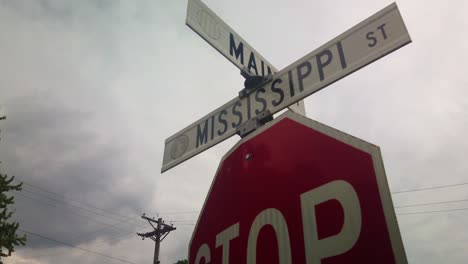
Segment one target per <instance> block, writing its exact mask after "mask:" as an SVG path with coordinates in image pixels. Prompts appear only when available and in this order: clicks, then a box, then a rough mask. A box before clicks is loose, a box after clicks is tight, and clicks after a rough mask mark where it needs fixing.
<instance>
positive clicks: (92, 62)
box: [0, 0, 468, 264]
mask: <svg viewBox="0 0 468 264" xmlns="http://www.w3.org/2000/svg"><path fill="white" fill-rule="evenodd" d="M203 2H204V3H206V4H207V5H208V6H209V7H210V8H211V9H212V10H213V11H214V12H216V13H217V14H218V15H219V16H220V17H222V18H223V19H224V20H225V21H226V22H227V23H228V24H229V25H230V26H231V27H232V28H233V29H234V30H236V31H237V33H239V34H240V35H241V36H242V37H243V38H244V39H246V40H247V41H248V42H249V44H250V45H252V46H253V47H255V49H257V50H258V51H259V52H260V53H261V54H262V55H263V56H264V57H265V58H267V59H268V60H269V61H270V62H271V63H273V64H274V65H275V66H276V68H278V69H282V68H284V67H286V66H287V65H289V64H290V63H292V62H294V61H296V60H297V59H299V58H301V57H302V56H304V55H305V54H307V53H308V52H310V51H312V50H314V49H316V48H317V47H319V46H320V45H322V44H324V43H326V42H327V41H329V40H330V39H332V38H334V37H336V36H337V35H339V34H341V33H342V32H344V31H346V30H347V29H349V28H351V27H352V26H354V25H355V24H357V23H358V22H360V21H362V20H364V19H365V18H367V17H369V16H371V15H372V14H374V13H375V12H377V11H379V10H380V9H382V8H384V7H385V6H387V5H388V4H390V3H391V2H390V1H385V0H372V1H371V0H356V1H345V0H328V1H304V0H289V1H278V0H252V1H247V0H239V1H227V0H218V1H215V0H204V1H203ZM397 4H398V6H399V9H400V12H401V14H402V17H403V19H404V21H405V24H406V26H407V28H408V31H409V33H410V35H411V37H412V39H413V43H411V44H409V45H408V46H406V47H403V48H402V49H400V50H398V51H396V52H394V53H392V54H390V55H389V56H386V57H385V58H383V59H381V60H378V61H377V62H375V63H373V64H371V65H369V66H367V67H365V68H364V69H361V70H359V71H357V72H355V73H353V74H351V75H350V76H348V77H346V78H344V79H342V80H340V81H338V82H337V83H335V84H333V85H331V86H329V87H327V88H326V89H324V90H322V91H320V92H318V93H316V94H314V95H312V96H310V97H308V98H307V99H306V100H305V105H306V111H307V116H308V117H310V118H313V119H315V120H318V121H320V122H323V123H324V124H327V125H329V126H332V127H335V128H337V129H340V130H342V131H344V132H346V133H349V134H351V135H354V136H357V137H359V138H362V139H364V140H366V141H369V142H371V143H374V144H376V145H378V146H380V147H381V150H382V155H383V160H384V163H385V166H386V167H385V168H386V172H387V177H388V182H389V185H390V190H391V191H392V192H399V191H404V190H413V189H418V188H425V187H433V186H444V185H452V184H459V183H465V182H468V163H467V162H466V153H467V150H468V141H467V140H466V135H467V134H468V91H466V88H467V86H468V77H467V75H466V73H467V67H466V61H468V51H467V49H466V47H468V37H467V35H466V32H467V30H468V19H467V18H466V10H468V2H467V1H462V0H458V1H450V2H445V1H422V0H416V1H415V0H400V1H398V2H397ZM186 7H187V1H186V0H183V1H182V0H176V1H162V0H148V1H146V0H139V1H117V0H116V1H112V0H102V1H98V0H94V1H92V0H89V1H85V0H83V1H61V0H55V1H54V0H37V1H33V0H30V1H29V0H0V40H1V41H0V115H2V114H6V115H7V120H4V121H0V129H1V130H2V132H1V138H2V140H1V142H0V160H1V161H2V164H1V165H0V166H1V167H0V170H1V171H2V173H8V174H9V175H13V174H14V175H16V176H17V177H18V179H20V180H23V181H25V185H24V191H23V192H21V193H20V194H19V195H17V196H16V206H15V207H16V210H17V211H16V214H15V219H17V220H18V221H19V222H20V223H21V228H22V229H24V230H27V231H30V232H33V233H36V234H39V235H42V236H45V237H48V238H52V239H55V240H59V241H62V242H65V243H68V244H70V245H74V246H78V247H81V248H84V249H90V250H93V251H96V252H99V253H102V254H105V255H109V256H112V257H114V258H118V259H123V260H127V261H129V262H132V263H150V262H151V261H152V257H153V247H154V243H153V242H152V241H151V240H144V241H142V240H141V239H140V238H138V237H137V236H136V235H135V232H137V231H140V232H141V231H149V230H150V227H149V225H148V224H146V223H144V222H141V219H140V218H139V217H140V215H141V214H142V213H144V212H146V213H147V214H149V215H150V216H155V217H157V216H161V217H163V218H164V219H165V220H166V221H167V222H170V221H174V224H175V226H176V227H177V230H176V231H174V232H172V233H171V234H170V235H169V236H168V237H167V238H166V239H165V240H164V241H163V243H162V245H161V263H174V262H176V261H177V260H179V259H184V258H186V254H187V247H188V242H189V239H190V236H191V232H192V230H193V228H194V225H193V223H194V222H195V221H196V219H197V217H198V212H199V210H200V209H201V207H202V204H203V201H204V199H205V195H206V194H207V191H208V188H209V186H210V183H211V180H212V178H213V176H214V174H215V171H216V168H217V166H218V162H219V161H220V159H221V157H222V155H223V154H224V153H225V152H227V151H228V150H229V149H230V148H231V147H232V146H233V145H234V144H235V142H237V141H238V139H239V138H238V137H237V136H235V137H233V138H231V139H229V140H227V141H225V142H223V143H221V144H219V145H218V146H216V147H214V148H212V149H210V150H208V151H206V152H204V153H202V154H200V155H198V156H196V157H194V158H192V159H190V160H189V161H187V162H185V163H183V164H181V165H180V166H177V167H175V168H173V169H171V170H169V171H167V172H165V173H164V174H161V173H160V168H161V163H162V153H163V147H164V140H165V139H166V138H167V137H169V136H171V135H173V134H174V133H176V132H178V131H179V130H180V129H182V128H184V127H186V126H187V125H189V124H191V123H192V122H194V121H195V120H197V119H198V118H200V117H202V116H204V115H206V114H207V113H209V112H211V111H212V110H214V109H215V108H217V107H219V106H221V105H222V104H224V103H226V102H227V101H228V100H230V99H232V98H234V97H235V96H236V95H237V93H238V91H239V90H240V89H242V86H243V79H242V77H241V76H240V75H239V71H238V69H237V68H236V67H235V66H233V65H232V64H231V63H230V62H229V61H227V60H226V59H225V58H224V57H223V56H221V55H220V54H219V53H218V52H217V51H215V50H214V49H213V48H212V47H211V46H210V45H208V44H207V43H206V42H205V41H204V40H203V39H201V38H200V37H199V36H198V35H197V34H195V33H194V32H193V31H192V30H191V29H189V28H188V27H187V26H186V25H185V15H186ZM39 188H40V189H39ZM464 199H468V185H458V186H454V187H450V188H439V189H432V190H426V191H419V192H408V193H395V194H394V195H393V201H394V204H395V206H396V207H399V206H405V205H412V204H421V203H434V202H442V201H454V200H464ZM64 201H65V202H64ZM462 208H468V202H466V201H460V202H453V203H444V204H432V205H427V206H418V207H407V208H397V209H396V211H397V214H400V215H398V222H399V226H400V230H401V235H402V238H403V243H404V246H405V249H406V253H407V256H408V260H409V262H410V263H460V264H461V263H466V261H467V259H468V252H467V251H466V249H467V248H468V232H466V223H467V221H468V211H467V210H452V209H462ZM99 209H102V210H99ZM103 210H105V211H103ZM441 210H450V211H444V212H434V213H418V214H403V215H401V214H402V213H409V212H411V213H413V212H428V211H441ZM155 213H159V215H156V214H155ZM177 221H178V222H177ZM181 221H182V222H181ZM109 225H110V226H109ZM6 262H7V263H35V264H44V263H122V262H119V261H118V260H115V259H110V258H106V257H103V256H99V255H96V254H92V253H90V252H86V251H83V250H79V249H69V248H67V247H66V246H64V245H61V244H57V243H55V242H52V241H48V240H45V239H43V238H39V237H36V236H33V235H29V238H28V245H27V246H26V247H21V248H19V249H18V251H17V252H16V253H15V255H14V257H11V258H8V259H7V261H6Z"/></svg>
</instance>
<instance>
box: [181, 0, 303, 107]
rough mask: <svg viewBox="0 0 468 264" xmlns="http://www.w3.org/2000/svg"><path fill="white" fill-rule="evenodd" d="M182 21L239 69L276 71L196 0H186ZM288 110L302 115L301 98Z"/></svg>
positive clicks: (251, 71) (266, 72)
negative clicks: (185, 15)
mask: <svg viewBox="0 0 468 264" xmlns="http://www.w3.org/2000/svg"><path fill="white" fill-rule="evenodd" d="M185 23H186V24H187V26H189V27H190V28H191V29H192V30H193V31H195V32H196V33H197V34H198V35H200V37H202V38H203V39H204V40H206V42H208V43H209V44H210V45H211V46H213V48H215V49H216V50H217V51H219V52H220V53H221V54H222V55H223V56H224V57H226V59H228V60H229V61H230V62H232V63H233V64H234V65H235V66H236V67H237V68H239V69H240V70H243V69H246V70H247V71H249V72H250V73H252V74H253V75H258V76H266V75H268V74H273V73H276V72H277V71H278V70H277V69H276V68H275V67H273V65H271V63H270V62H268V61H267V60H266V59H265V58H264V57H263V56H262V55H260V54H259V53H258V52H257V51H256V50H255V49H254V48H253V47H252V46H250V45H249V44H248V43H247V41H245V40H244V39H243V38H242V37H241V36H239V34H237V33H236V32H235V31H234V30H233V29H232V28H231V27H230V26H228V25H227V24H226V23H225V22H224V21H223V20H222V19H221V18H220V17H219V16H218V15H216V14H215V13H214V12H213V11H212V10H211V9H209V8H208V6H206V5H205V4H204V3H203V2H201V1H200V0H188V5H187V17H186V22H185ZM289 109H291V110H292V111H294V112H296V113H300V114H303V115H305V107H304V102H302V101H298V102H297V103H295V104H292V105H290V106H289Z"/></svg>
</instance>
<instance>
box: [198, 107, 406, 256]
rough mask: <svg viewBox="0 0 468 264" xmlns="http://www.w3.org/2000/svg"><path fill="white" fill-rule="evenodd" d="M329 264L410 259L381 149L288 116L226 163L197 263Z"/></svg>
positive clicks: (205, 218) (202, 229)
mask: <svg viewBox="0 0 468 264" xmlns="http://www.w3.org/2000/svg"><path fill="white" fill-rule="evenodd" d="M203 261H204V262H203ZM325 262H326V263H383V264H387V263H388V264H389V263H407V260H406V255H405V252H404V249H403V244H402V241H401V237H400V232H399V229H398V225H397V221H396V216H395V212H394V208H393V204H392V200H391V196H390V191H389V188H388V184H387V179H386V176H385V171H384V167H383V162H382V158H381V155H380V150H379V148H378V147H377V146H375V145H372V144H370V143H367V142H365V141H363V140H360V139H358V138H355V137H352V136H350V135H347V134H345V133H343V132H341V131H338V130H335V129H333V128H331V127H328V126H325V125H323V124H321V123H318V122H315V121H313V120H310V119H308V118H306V117H304V116H301V115H298V114H295V113H292V112H289V111H288V112H286V113H285V114H283V115H282V116H280V117H279V118H277V119H275V120H274V121H272V122H270V123H268V124H266V125H265V126H263V127H262V128H260V129H258V130H257V131H255V132H253V133H251V134H249V135H248V136H246V137H244V138H243V139H242V140H241V141H240V142H239V143H237V144H236V145H235V146H234V147H233V148H232V149H231V150H230V151H229V152H228V153H227V154H226V155H225V156H224V157H223V159H222V161H221V163H220V166H219V168H218V171H217V173H216V176H215V177H214V179H213V182H212V184H211V188H210V191H209V193H208V196H207V198H206V200H205V203H204V205H203V209H202V211H201V213H200V217H199V219H198V221H197V224H196V226H195V230H194V232H193V235H192V239H191V241H190V245H189V263H192V264H200V263H247V264H254V263H280V264H286V263H307V264H320V263H325Z"/></svg>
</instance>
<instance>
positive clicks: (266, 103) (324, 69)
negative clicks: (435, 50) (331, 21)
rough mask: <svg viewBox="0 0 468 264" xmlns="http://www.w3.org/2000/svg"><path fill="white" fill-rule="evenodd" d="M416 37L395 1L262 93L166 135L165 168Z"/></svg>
mask: <svg viewBox="0 0 468 264" xmlns="http://www.w3.org/2000/svg"><path fill="white" fill-rule="evenodd" d="M410 42H411V38H410V36H409V34H408V31H407V30H406V27H405V24H404V22H403V19H402V18H401V15H400V12H399V10H398V7H397V5H396V4H395V3H393V4H391V5H389V6H388V7H386V8H384V9H382V10H381V11H379V12H378V13H376V14H374V15H373V16H371V17H369V18H368V19H366V20H364V21H363V22H361V23H359V24H358V25H356V26H354V27H353V28H351V29H349V30H348V31H346V32H344V33H343V34H341V35H339V36H338V37H336V38H334V39H332V40H331V41H329V42H328V43H326V44H324V45H323V46H321V47H320V48H318V49H316V50H314V51H312V52H311V53H309V54H307V55H306V56H304V57H303V58H301V59H299V60H298V61H296V62H294V63H293V64H291V65H289V66H287V67H286V68H285V69H283V70H281V71H280V72H278V73H276V74H275V75H274V76H273V79H272V81H271V82H269V83H267V84H265V85H263V86H262V87H260V88H259V89H257V90H256V92H254V93H251V94H250V95H249V96H246V97H243V98H234V99H232V100H231V101H229V102H228V103H226V104H224V105H223V106H221V107H219V108H218V109H216V110H214V111H213V112H211V113H210V114H208V115H206V116H204V117H203V118H201V119H199V120H198V121H196V122H195V123H193V124H192V125H190V126H188V127H187V128H185V129H183V130H181V131H180V132H178V133H177V134H175V135H173V136H171V137H169V138H168V139H166V142H165V147H164V157H163V166H162V169H161V171H162V172H164V171H166V170H168V169H170V168H172V167H174V166H176V165H177V164H179V163H181V162H183V161H185V160H187V159H189V158H191V157H193V156H195V155H197V154H198V153H200V152H202V151H204V150H206V149H208V148H210V147H212V146H214V145H216V144H218V143H219V142H221V141H223V140H225V139H227V138H229V137H231V136H233V135H234V134H235V133H236V129H237V127H238V126H239V125H240V124H241V123H242V122H244V121H246V120H249V119H251V118H252V117H254V116H255V115H257V114H259V113H261V112H263V111H265V110H269V111H270V112H271V113H272V114H274V113H276V112H278V111H280V110H282V109H284V108H285V107H287V106H289V105H291V104H294V102H297V101H299V100H302V99H303V98H305V97H307V96H309V95H311V94H313V93H315V92H317V91H319V90H321V89H323V88H324V87H326V86H328V85H330V84H332V83H333V82H335V81H337V80H339V79H341V78H343V77H345V76H347V75H349V74H351V73H353V72H355V71H357V70H359V69H360V68H362V67H364V66H366V65H368V64H370V63H372V62H374V61H376V60H378V59H379V58H381V57H383V56H385V55H387V54H389V53H391V52H393V51H395V50H397V49H398V48H400V47H402V46H404V45H406V44H408V43H410Z"/></svg>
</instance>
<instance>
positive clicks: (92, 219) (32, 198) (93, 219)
mask: <svg viewBox="0 0 468 264" xmlns="http://www.w3.org/2000/svg"><path fill="white" fill-rule="evenodd" d="M17 194H18V195H19V196H21V197H25V198H28V199H31V200H36V201H39V202H41V203H43V204H45V205H48V206H53V207H57V204H52V203H48V202H47V201H45V200H41V199H37V198H36V197H30V196H27V195H25V194H23V193H17ZM65 212H66V213H70V214H74V215H78V216H81V217H86V218H89V219H90V220H91V221H93V222H95V223H98V224H101V225H109V224H107V223H105V222H102V221H99V220H97V219H95V218H93V217H91V216H89V215H85V214H80V213H78V211H65Z"/></svg>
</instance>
